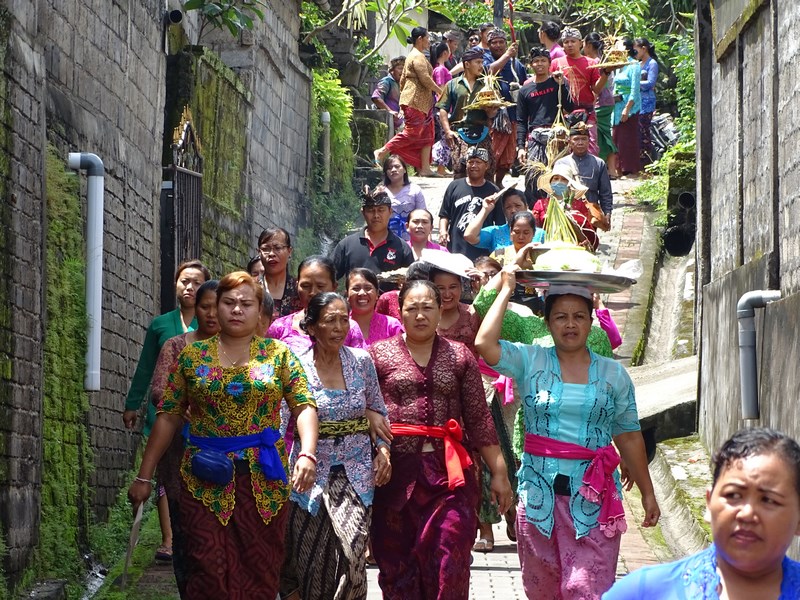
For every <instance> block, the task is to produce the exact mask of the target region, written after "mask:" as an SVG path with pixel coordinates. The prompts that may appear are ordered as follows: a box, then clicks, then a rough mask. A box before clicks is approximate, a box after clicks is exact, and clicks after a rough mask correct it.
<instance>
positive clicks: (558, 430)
mask: <svg viewBox="0 0 800 600" xmlns="http://www.w3.org/2000/svg"><path fill="white" fill-rule="evenodd" d="M517 269H518V267H517V266H516V265H513V266H510V267H504V268H503V271H502V272H501V275H502V288H501V290H500V293H499V295H498V296H497V299H496V300H495V302H494V303H493V304H492V306H491V308H489V312H488V313H487V315H486V317H485V319H484V320H483V323H482V324H481V328H480V330H479V331H478V335H477V337H476V339H475V346H476V348H477V349H478V352H480V354H481V356H483V358H484V360H485V361H486V363H487V364H488V365H489V366H490V367H492V368H493V369H495V370H496V371H498V372H499V373H501V374H503V375H506V376H507V377H511V378H512V379H513V380H514V384H515V385H516V386H517V387H518V389H519V392H520V396H521V397H522V413H523V420H524V426H525V437H524V453H523V454H522V467H521V468H520V470H519V471H518V477H519V488H518V493H519V504H518V506H517V527H516V533H517V551H518V553H519V557H520V564H521V568H522V583H523V587H524V589H525V593H526V595H527V596H528V597H529V598H541V597H553V596H555V597H561V598H575V599H578V598H581V599H584V600H592V599H599V598H600V596H601V594H603V592H605V591H607V590H608V589H609V588H610V587H611V585H612V584H613V583H614V576H615V573H616V567H617V557H618V555H619V544H620V536H621V534H622V533H623V532H624V531H625V529H626V523H625V514H624V509H623V505H622V502H621V500H620V497H621V493H622V486H621V484H620V479H619V475H618V473H617V471H616V467H617V465H618V464H619V460H620V457H619V455H617V452H616V450H615V449H614V446H612V445H611V443H612V441H613V442H614V444H615V445H616V447H617V448H618V449H619V452H620V454H621V455H622V458H623V459H624V460H625V464H626V466H627V469H628V471H629V472H630V475H631V478H632V479H633V481H634V482H635V483H636V485H637V486H638V488H639V490H640V492H641V494H642V505H643V507H644V512H645V518H644V522H643V523H642V525H643V526H644V527H652V526H654V525H655V524H656V523H657V522H658V519H659V516H660V509H659V507H658V503H657V502H656V497H655V494H654V493H653V485H652V482H651V480H650V474H649V472H648V469H647V457H646V455H645V450H644V440H643V439H642V434H641V431H640V429H639V417H638V414H637V410H636V399H635V395H634V389H633V384H632V382H631V380H630V377H629V376H628V374H627V373H626V372H625V369H624V368H623V367H622V366H621V365H620V364H619V363H617V362H615V361H613V360H609V359H606V358H603V357H600V356H598V355H596V354H595V353H594V352H592V351H591V350H589V348H587V346H586V341H587V338H588V336H589V330H590V326H591V314H592V300H591V294H590V293H589V291H588V290H587V289H586V288H581V287H577V286H563V287H561V288H558V287H554V286H551V287H550V293H549V294H548V296H547V299H546V301H545V323H546V324H547V328H548V329H549V330H550V333H551V334H552V336H553V341H554V346H553V347H552V348H543V347H541V346H536V345H527V344H513V343H510V342H507V341H505V340H501V339H500V329H501V325H502V321H503V314H504V313H505V312H506V310H507V308H508V301H509V299H510V298H511V295H512V293H513V291H514V286H515V284H516V277H515V271H516V270H517ZM612 473H613V475H612Z"/></svg>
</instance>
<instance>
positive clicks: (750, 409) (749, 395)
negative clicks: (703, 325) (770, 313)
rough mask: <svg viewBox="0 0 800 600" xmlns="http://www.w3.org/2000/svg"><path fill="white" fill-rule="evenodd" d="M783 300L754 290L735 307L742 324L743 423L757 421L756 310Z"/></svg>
mask: <svg viewBox="0 0 800 600" xmlns="http://www.w3.org/2000/svg"><path fill="white" fill-rule="evenodd" d="M780 299H781V293H780V291H779V290H753V291H751V292H747V293H746V294H744V295H743V296H742V297H741V298H739V302H738V303H737V304H736V318H737V319H738V320H739V371H740V383H741V386H742V419H758V418H760V416H761V413H760V411H759V408H758V361H757V360H756V320H755V318H756V311H755V309H756V308H764V307H765V306H766V305H767V303H769V302H774V301H775V300H780Z"/></svg>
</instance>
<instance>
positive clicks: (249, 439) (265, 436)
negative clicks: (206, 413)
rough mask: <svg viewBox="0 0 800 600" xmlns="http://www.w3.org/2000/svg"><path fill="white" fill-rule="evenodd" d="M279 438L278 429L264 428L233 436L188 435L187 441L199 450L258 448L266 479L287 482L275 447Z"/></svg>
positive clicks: (234, 450)
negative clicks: (259, 430) (252, 432)
mask: <svg viewBox="0 0 800 600" xmlns="http://www.w3.org/2000/svg"><path fill="white" fill-rule="evenodd" d="M280 438H281V434H280V432H279V431H277V430H275V429H270V428H269V427H267V428H265V429H264V430H263V431H262V432H261V433H254V434H251V435H238V436H234V437H199V436H196V435H190V436H189V443H190V444H192V445H193V446H196V447H198V448H200V450H214V451H216V452H225V453H228V452H238V451H239V450H245V449H247V448H258V450H259V453H258V462H259V464H260V465H261V469H262V470H263V471H264V475H265V476H266V477H267V479H275V480H278V479H279V480H280V481H282V482H283V483H287V479H286V470H285V469H284V468H283V463H282V462H281V455H280V454H279V453H278V449H277V448H276V447H275V442H277V441H278V440H279V439H280Z"/></svg>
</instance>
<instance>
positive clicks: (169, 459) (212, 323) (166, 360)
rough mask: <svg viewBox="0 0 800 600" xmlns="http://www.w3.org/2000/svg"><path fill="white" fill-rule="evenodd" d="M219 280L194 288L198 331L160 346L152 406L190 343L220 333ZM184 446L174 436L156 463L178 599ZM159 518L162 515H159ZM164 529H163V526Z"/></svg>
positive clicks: (182, 569)
mask: <svg viewBox="0 0 800 600" xmlns="http://www.w3.org/2000/svg"><path fill="white" fill-rule="evenodd" d="M218 285H219V281H217V280H216V279H212V280H211V281H206V282H205V283H204V284H203V285H201V286H200V287H199V288H197V293H196V294H195V309H194V314H195V319H196V320H197V329H196V330H194V331H189V332H188V333H184V334H182V335H177V336H175V337H173V338H170V339H168V340H167V341H166V343H165V344H164V345H163V346H162V348H161V352H160V353H159V355H158V360H157V361H156V367H155V369H154V371H153V382H152V384H151V392H152V396H151V397H152V400H153V405H154V406H158V404H159V403H160V402H161V398H162V397H163V395H164V389H165V388H166V386H167V379H168V378H169V374H170V373H171V372H172V370H173V369H174V368H175V366H176V365H177V363H178V356H179V355H180V353H181V351H182V350H183V349H184V348H185V347H186V346H187V345H189V344H193V343H194V342H197V341H200V340H207V339H208V338H210V337H211V336H212V335H216V334H217V333H219V322H218V321H217V293H216V292H217V286H218ZM185 447H186V443H185V440H184V437H183V435H182V433H181V432H178V433H176V434H175V436H174V437H173V438H172V443H171V444H170V446H169V448H167V451H166V452H165V453H164V456H163V457H162V458H161V461H160V462H159V463H158V469H157V474H158V497H159V499H160V498H161V497H162V496H164V495H165V494H166V497H167V503H168V505H169V524H170V525H171V527H172V548H171V551H172V569H173V571H174V572H175V581H176V583H177V585H178V591H179V592H180V595H181V597H184V595H185V593H186V547H185V540H184V539H183V533H182V531H181V528H180V513H179V510H180V503H179V502H178V497H179V495H180V489H181V488H180V472H179V470H180V463H181V459H182V458H183V450H184V448H185ZM159 518H161V515H160V514H159ZM162 529H163V526H162Z"/></svg>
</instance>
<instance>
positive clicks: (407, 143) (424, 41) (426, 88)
mask: <svg viewBox="0 0 800 600" xmlns="http://www.w3.org/2000/svg"><path fill="white" fill-rule="evenodd" d="M408 43H409V44H412V45H413V46H414V47H413V48H412V50H411V52H409V53H408V58H406V62H405V65H404V66H403V74H402V75H401V76H400V107H401V109H402V110H403V118H404V119H405V121H406V126H405V128H404V129H403V131H401V132H400V133H398V134H396V135H395V136H394V137H393V138H392V139H391V140H389V141H388V142H387V144H386V145H385V146H383V147H382V148H378V149H377V150H375V164H376V165H377V166H380V165H381V164H382V163H383V159H384V158H385V157H386V155H387V154H397V155H398V156H400V157H401V158H402V159H403V160H404V161H405V162H406V163H408V164H409V165H412V166H413V167H414V168H415V169H417V174H418V175H421V176H422V177H432V176H436V173H434V172H433V171H432V170H431V146H433V139H434V134H435V131H434V124H433V113H432V112H431V109H432V108H433V95H434V94H436V95H437V96H438V95H439V94H441V93H442V89H441V88H440V87H439V86H438V85H436V82H435V81H434V80H433V67H432V66H431V63H430V61H429V60H428V59H427V58H426V57H425V55H424V54H423V52H424V51H426V50H428V49H429V48H430V45H431V42H430V38H429V37H428V30H427V29H425V28H424V27H414V29H412V30H411V36H409V38H408Z"/></svg>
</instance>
